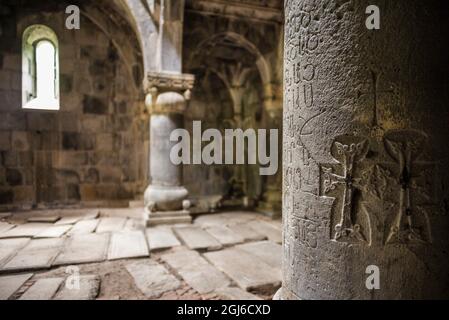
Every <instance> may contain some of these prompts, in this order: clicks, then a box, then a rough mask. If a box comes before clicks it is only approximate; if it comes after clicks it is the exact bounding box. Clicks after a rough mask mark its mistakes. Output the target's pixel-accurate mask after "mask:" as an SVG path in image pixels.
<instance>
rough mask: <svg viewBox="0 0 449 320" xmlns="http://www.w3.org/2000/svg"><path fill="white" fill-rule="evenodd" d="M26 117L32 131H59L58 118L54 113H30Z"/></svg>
mask: <svg viewBox="0 0 449 320" xmlns="http://www.w3.org/2000/svg"><path fill="white" fill-rule="evenodd" d="M26 117H27V122H28V129H29V130H31V131H58V123H59V121H58V116H57V115H56V114H54V113H39V112H28V113H27V114H26Z"/></svg>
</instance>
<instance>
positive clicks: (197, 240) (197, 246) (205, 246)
mask: <svg viewBox="0 0 449 320" xmlns="http://www.w3.org/2000/svg"><path fill="white" fill-rule="evenodd" d="M173 231H174V232H175V234H176V235H177V236H178V237H179V238H180V239H181V241H182V242H183V243H184V244H185V245H186V246H187V247H188V248H189V249H192V250H206V251H212V250H220V249H221V248H222V245H221V244H220V243H219V242H218V241H217V240H216V239H215V238H213V237H212V236H211V235H210V234H209V233H207V232H206V231H204V230H203V229H201V228H198V227H181V228H174V229H173Z"/></svg>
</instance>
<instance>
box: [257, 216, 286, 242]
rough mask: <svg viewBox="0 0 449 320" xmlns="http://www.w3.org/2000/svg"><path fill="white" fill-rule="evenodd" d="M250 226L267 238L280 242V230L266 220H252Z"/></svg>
mask: <svg viewBox="0 0 449 320" xmlns="http://www.w3.org/2000/svg"><path fill="white" fill-rule="evenodd" d="M250 227H251V228H252V229H254V231H256V232H257V233H260V234H263V235H264V236H266V237H267V238H268V240H270V241H273V242H276V243H279V244H281V243H282V230H280V229H278V228H276V227H275V226H274V225H272V224H270V223H269V222H266V221H252V222H251V224H250Z"/></svg>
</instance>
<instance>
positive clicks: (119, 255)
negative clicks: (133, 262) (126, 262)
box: [108, 231, 150, 260]
mask: <svg viewBox="0 0 449 320" xmlns="http://www.w3.org/2000/svg"><path fill="white" fill-rule="evenodd" d="M149 255H150V253H149V251H148V246H147V240H146V238H145V235H144V233H143V232H142V231H126V232H118V233H113V234H112V236H111V241H110V245H109V251H108V260H119V259H130V258H143V257H148V256H149Z"/></svg>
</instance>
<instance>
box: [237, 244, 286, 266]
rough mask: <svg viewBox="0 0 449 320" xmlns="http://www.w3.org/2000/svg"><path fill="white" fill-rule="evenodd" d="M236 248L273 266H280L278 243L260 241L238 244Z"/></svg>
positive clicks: (280, 257) (279, 246)
mask: <svg viewBox="0 0 449 320" xmlns="http://www.w3.org/2000/svg"><path fill="white" fill-rule="evenodd" d="M236 249H239V250H243V251H246V252H247V253H249V254H252V255H254V256H256V257H257V258H259V259H260V260H262V261H263V262H265V263H266V264H268V265H270V266H272V267H273V268H277V269H281V268H282V246H281V245H280V244H277V243H274V242H271V241H262V242H254V243H246V244H243V245H239V246H237V247H236Z"/></svg>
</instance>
